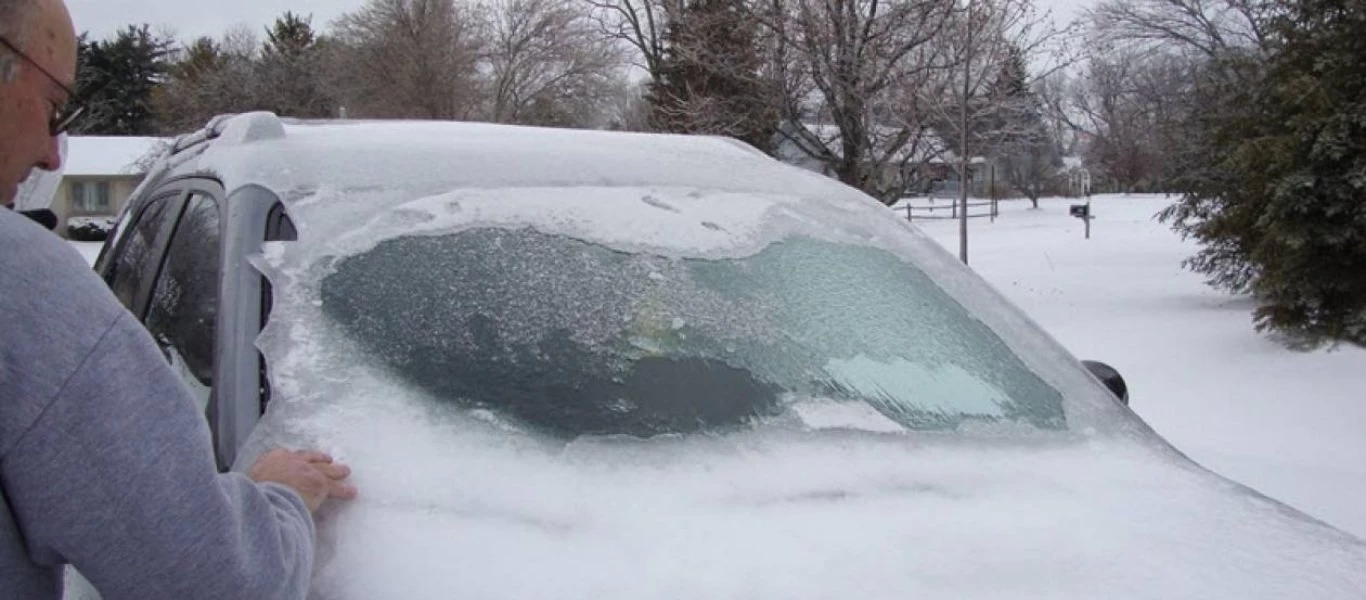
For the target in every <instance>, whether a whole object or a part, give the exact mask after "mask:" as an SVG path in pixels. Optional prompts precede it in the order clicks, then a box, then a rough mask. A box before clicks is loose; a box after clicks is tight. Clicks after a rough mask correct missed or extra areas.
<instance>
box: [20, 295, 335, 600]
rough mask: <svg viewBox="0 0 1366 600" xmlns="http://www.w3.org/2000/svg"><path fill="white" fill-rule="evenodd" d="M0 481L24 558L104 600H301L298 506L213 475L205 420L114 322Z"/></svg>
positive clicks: (305, 530) (303, 553)
mask: <svg viewBox="0 0 1366 600" xmlns="http://www.w3.org/2000/svg"><path fill="white" fill-rule="evenodd" d="M0 472H2V473H3V477H4V489H5V490H6V492H7V493H8V494H9V501H10V504H11V508H12V510H13V512H14V513H15V515H16V517H17V519H18V521H19V523H20V527H21V528H22V529H23V535H24V538H25V541H26V543H27V545H28V548H29V554H30V556H31V557H33V558H34V560H35V561H37V562H40V563H48V564H60V563H63V562H66V563H70V564H72V565H73V566H75V567H76V568H77V569H78V570H80V571H81V573H82V574H83V575H85V577H86V578H87V579H89V580H90V582H91V583H92V584H93V585H94V586H95V588H96V589H97V590H99V591H100V593H101V594H102V595H103V597H104V598H105V600H121V599H134V598H136V599H140V600H158V599H163V598H164V599H182V598H200V599H205V600H227V599H234V600H235V599H243V600H246V599H251V600H273V599H296V598H304V597H305V595H306V594H307V590H308V585H309V580H310V576H311V572H312V564H313V543H314V525H313V519H312V516H311V515H310V514H309V511H308V509H307V507H306V506H305V505H304V503H303V501H302V499H300V498H299V496H298V495H297V494H295V493H294V492H293V491H291V490H289V489H288V488H285V487H284V486H278V485H273V484H264V485H258V484H256V483H254V482H252V481H251V480H249V479H247V478H246V477H244V476H243V475H241V474H236V473H227V474H219V473H218V472H217V469H216V467H215V464H214V460H213V455H212V451H211V443H210V438H209V432H208V426H207V424H206V423H205V420H204V418H203V415H201V414H199V412H198V410H197V408H196V406H195V403H194V401H193V399H192V398H191V397H190V395H189V394H188V393H187V391H186V390H185V388H184V387H183V384H182V383H181V382H180V381H179V380H178V379H177V378H176V377H175V375H174V374H173V373H172V372H171V370H170V369H168V368H167V367H166V362H165V359H164V358H163V357H162V356H161V355H160V353H159V352H158V351H157V349H156V346H155V344H154V343H153V342H152V340H151V339H150V336H148V335H147V333H146V332H145V331H144V330H143V329H142V328H141V327H139V326H138V325H137V323H136V322H135V321H134V320H133V318H132V317H131V315H127V314H126V313H125V315H124V316H122V317H120V318H118V319H117V320H116V321H115V322H114V323H113V325H112V326H111V327H110V328H109V329H108V330H107V331H106V332H105V333H104V335H103V337H102V338H101V339H100V340H99V342H98V343H97V345H96V346H95V347H94V350H93V351H92V352H90V353H89V355H88V356H86V357H85V359H84V362H83V363H82V364H81V366H80V368H78V369H77V370H76V371H75V373H74V374H73V375H72V376H71V378H70V379H68V380H67V381H66V383H65V385H63V386H62V388H61V391H60V392H59V393H58V395H57V396H56V398H55V399H54V400H53V401H52V402H51V403H50V404H49V405H48V406H47V408H46V410H44V411H43V413H42V415H41V416H40V417H39V418H38V419H37V420H36V421H35V422H34V424H33V425H32V427H30V428H29V429H28V431H26V432H25V433H24V435H23V436H22V437H21V438H20V439H19V442H18V444H17V445H16V446H15V447H14V448H13V449H12V450H11V451H10V452H9V453H8V454H7V455H6V456H5V459H4V465H3V469H0Z"/></svg>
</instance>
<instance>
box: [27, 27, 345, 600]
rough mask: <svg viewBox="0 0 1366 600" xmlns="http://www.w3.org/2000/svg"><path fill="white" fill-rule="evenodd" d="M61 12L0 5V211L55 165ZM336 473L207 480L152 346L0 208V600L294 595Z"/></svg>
mask: <svg viewBox="0 0 1366 600" xmlns="http://www.w3.org/2000/svg"><path fill="white" fill-rule="evenodd" d="M75 62H76V40H75V32H74V30H73V26H72V23H71V17H70V15H69V14H68V13H67V10H66V6H65V5H64V4H63V3H62V1H61V0H0V204H6V205H7V204H9V203H10V202H11V201H12V200H13V197H14V194H15V190H16V188H17V186H18V184H19V183H20V182H21V181H23V180H24V178H25V177H26V176H27V174H28V173H29V172H30V171H31V170H32V169H33V168H34V167H37V168H40V169H55V168H57V167H58V166H59V163H60V161H61V157H60V155H59V153H58V148H57V142H56V139H55V138H56V136H57V135H58V134H60V133H61V132H62V131H63V130H64V129H65V128H66V126H67V125H69V124H70V121H71V116H72V112H71V111H69V110H68V108H67V107H68V106H70V105H71V103H72V102H73V101H74V100H75V99H74V98H72V93H71V89H72V87H73V85H74V83H73V81H74V75H75ZM348 475H349V471H348V469H347V468H346V467H345V466H343V465H340V464H337V463H334V462H332V460H331V459H330V458H329V457H328V456H326V455H324V454H321V453H317V452H293V451H286V450H276V451H274V452H271V453H269V454H267V455H265V456H264V457H263V458H262V459H261V460H260V461H259V462H258V463H256V464H255V465H254V467H253V468H252V469H251V470H250V472H249V477H248V476H242V475H240V474H219V473H217V470H216V469H215V465H214V460H213V456H212V453H211V450H210V440H209V434H208V428H207V425H206V424H205V423H204V420H203V418H202V415H200V414H198V412H197V409H196V408H195V402H194V400H193V399H192V398H191V397H190V396H189V394H188V392H187V391H186V390H185V389H184V388H183V387H182V384H181V383H180V380H179V379H178V378H177V377H176V376H175V375H174V374H173V373H172V372H171V371H170V369H169V368H168V366H167V365H166V362H165V360H164V359H163V358H162V356H161V353H160V351H159V350H158V349H157V347H156V345H155V344H154V342H153V341H152V339H151V337H150V336H149V335H148V334H147V333H146V332H145V331H144V330H143V329H142V328H141V327H140V326H139V325H138V323H137V321H136V320H135V319H134V318H133V317H132V315H130V314H128V313H127V311H125V310H124V309H123V308H122V306H121V305H119V304H118V303H117V302H116V301H115V300H114V298H113V296H112V295H111V294H110V292H109V291H108V289H107V288H106V287H105V286H104V285H103V283H102V282H101V281H100V280H99V279H98V278H97V277H96V276H95V275H94V273H93V272H92V271H91V270H90V269H89V268H87V267H86V265H85V264H84V263H83V262H82V261H81V259H80V258H79V256H78V255H77V254H76V253H75V252H74V251H73V250H72V249H70V248H69V247H68V246H67V245H66V244H65V243H64V242H62V241H60V240H58V239H57V238H56V237H55V236H53V235H52V234H51V233H49V232H47V231H44V230H43V229H42V228H40V227H38V226H37V225H35V224H34V223H31V222H30V221H29V220H28V219H25V218H24V217H22V216H20V215H18V214H15V213H13V212H11V211H8V210H2V209H0V597H3V598H5V599H6V600H27V599H30V598H41V599H43V600H48V599H55V598H60V597H61V595H62V574H63V569H64V567H65V565H73V566H75V567H76V568H77V569H78V570H79V571H80V572H81V573H82V574H83V575H85V576H86V578H87V579H89V581H90V582H91V583H92V584H93V585H94V586H95V587H96V589H98V590H99V591H100V593H101V594H102V595H103V596H104V598H106V599H109V600H117V599H121V598H129V599H132V598H137V599H140V600H153V599H161V598H166V599H189V598H200V599H220V598H242V599H252V600H262V599H272V598H302V597H304V596H305V594H306V592H307V588H308V583H309V578H310V574H311V573H310V572H311V570H312V562H313V544H314V539H313V538H314V529H313V527H314V525H313V517H312V511H314V510H317V509H318V507H319V506H320V505H321V504H322V503H323V501H324V500H326V499H327V498H329V497H339V498H350V497H353V496H354V495H355V489H354V488H352V487H351V486H349V485H347V484H346V483H345V481H344V480H345V479H346V478H347V477H348Z"/></svg>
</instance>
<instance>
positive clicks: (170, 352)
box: [144, 194, 221, 408]
mask: <svg viewBox="0 0 1366 600" xmlns="http://www.w3.org/2000/svg"><path fill="white" fill-rule="evenodd" d="M218 222H219V211H218V203H217V202H215V201H214V200H213V199H212V198H210V197H208V196H204V195H201V194H193V195H191V196H190V198H189V201H188V203H187V204H186V206H185V212H184V214H183V215H182V216H181V218H180V223H179V224H178V225H177V226H176V228H175V233H174V234H173V235H172V237H171V242H170V245H169V246H168V247H167V250H166V260H165V264H164V266H163V268H162V270H161V274H160V276H158V277H157V281H156V285H155V287H154V288H153V291H152V296H151V300H150V302H149V303H148V308H147V317H146V319H145V320H144V323H145V324H146V326H147V330H148V331H150V332H151V333H152V337H153V338H155V339H156V341H157V343H158V344H159V345H160V346H161V347H162V350H163V351H164V352H166V355H167V358H168V359H169V360H170V362H171V366H172V367H173V368H175V369H176V370H177V371H178V372H180V374H181V376H182V378H184V379H185V382H186V383H187V384H188V385H189V387H190V388H191V389H192V390H194V391H195V392H196V395H197V396H199V399H200V400H201V403H202V406H201V408H204V407H206V406H207V405H208V400H209V392H210V391H211V390H212V388H213V366H214V340H215V324H216V321H217V317H218V277H219V273H218V271H219V264H220V262H221V257H220V250H219V243H218V242H219V229H218Z"/></svg>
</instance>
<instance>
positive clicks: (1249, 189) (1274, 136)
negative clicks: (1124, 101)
mask: <svg viewBox="0 0 1366 600" xmlns="http://www.w3.org/2000/svg"><path fill="white" fill-rule="evenodd" d="M1286 8H1287V9H1286V11H1285V12H1284V13H1283V14H1282V15H1281V16H1279V17H1277V18H1276V19H1275V20H1274V21H1272V23H1271V27H1270V31H1272V32H1273V38H1272V39H1273V41H1272V43H1271V44H1270V47H1269V48H1268V49H1269V51H1270V52H1269V57H1268V58H1266V59H1262V58H1260V57H1257V56H1232V57H1227V58H1225V59H1224V62H1225V63H1227V64H1225V65H1221V66H1222V67H1224V68H1222V69H1218V70H1217V72H1218V73H1227V74H1233V75H1232V76H1224V77H1210V78H1208V80H1207V81H1205V82H1204V85H1203V88H1202V92H1203V94H1204V96H1203V99H1202V104H1203V106H1204V107H1205V110H1204V112H1203V113H1202V118H1201V120H1200V121H1198V122H1197V127H1195V131H1194V132H1193V134H1194V136H1195V138H1196V140H1197V144H1196V149H1195V151H1193V152H1191V153H1190V154H1189V155H1188V156H1186V157H1184V159H1185V160H1183V164H1185V165H1186V168H1185V169H1184V170H1183V172H1182V173H1181V176H1180V178H1179V181H1178V182H1179V185H1180V186H1181V187H1182V189H1183V191H1185V192H1186V194H1187V195H1186V197H1185V198H1184V199H1183V200H1182V201H1181V202H1179V203H1178V204H1176V205H1174V206H1172V207H1171V208H1169V209H1167V210H1166V211H1164V212H1163V213H1162V215H1161V216H1162V218H1163V219H1167V220H1170V221H1172V222H1173V224H1174V226H1175V228H1176V229H1177V230H1178V231H1180V232H1182V233H1183V234H1184V235H1188V236H1192V237H1195V238H1196V239H1198V240H1199V241H1200V242H1201V243H1202V244H1203V247H1202V249H1201V250H1200V252H1199V253H1198V254H1197V255H1196V256H1195V257H1193V258H1192V259H1190V260H1189V261H1188V262H1187V264H1188V265H1189V266H1190V267H1192V268H1193V269H1195V270H1196V271H1198V272H1201V273H1204V274H1206V275H1208V276H1209V278H1210V281H1211V283H1213V284H1214V285H1217V286H1220V287H1223V288H1226V289H1230V290H1233V291H1240V292H1242V291H1246V292H1251V293H1253V294H1255V295H1256V296H1257V298H1258V300H1259V301H1260V303H1261V307H1260V308H1258V309H1257V311H1256V313H1255V315H1254V317H1255V321H1256V324H1257V328H1258V329H1259V330H1272V331H1276V332H1279V333H1283V334H1288V336H1289V338H1290V339H1291V340H1293V341H1294V342H1295V343H1296V344H1297V345H1303V346H1306V347H1310V346H1316V345H1320V344H1322V343H1325V342H1333V341H1349V342H1353V343H1357V344H1366V119H1364V118H1363V117H1362V115H1366V63H1363V62H1362V61H1361V57H1362V56H1366V4H1363V3H1362V2H1360V1H1355V0H1293V1H1291V2H1289V3H1288V5H1287V7H1286Z"/></svg>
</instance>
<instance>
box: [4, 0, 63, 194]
mask: <svg viewBox="0 0 1366 600" xmlns="http://www.w3.org/2000/svg"><path fill="white" fill-rule="evenodd" d="M10 16H17V17H19V18H17V19H11V18H9V17H10ZM0 17H4V18H3V19H0V22H3V23H5V26H4V28H5V29H6V31H5V33H4V37H5V40H6V41H8V42H9V43H10V44H11V45H13V46H15V47H16V48H17V49H18V50H19V51H20V52H22V53H23V55H22V57H21V56H17V55H15V53H14V52H10V51H9V50H8V49H4V48H0V76H3V75H8V77H0V204H8V203H9V202H10V201H12V200H13V198H14V194H15V191H16V189H17V187H18V185H19V183H20V182H22V181H23V180H24V179H25V178H27V177H28V174H29V172H31V171H32V170H33V169H34V168H35V167H36V168H40V169H47V170H55V169H57V168H58V167H59V166H60V165H61V155H60V153H59V150H58V147H57V140H56V138H55V137H53V135H52V132H51V128H50V125H49V124H50V123H51V122H52V119H53V115H54V114H56V113H57V111H58V109H60V108H61V107H62V106H63V105H65V104H66V102H67V100H69V98H68V97H67V96H68V93H67V90H69V89H71V88H73V87H75V83H76V29H75V26H73V25H72V23H71V14H70V13H69V12H67V9H66V3H64V2H62V0H0ZM5 63H8V65H6V64H5Z"/></svg>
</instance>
